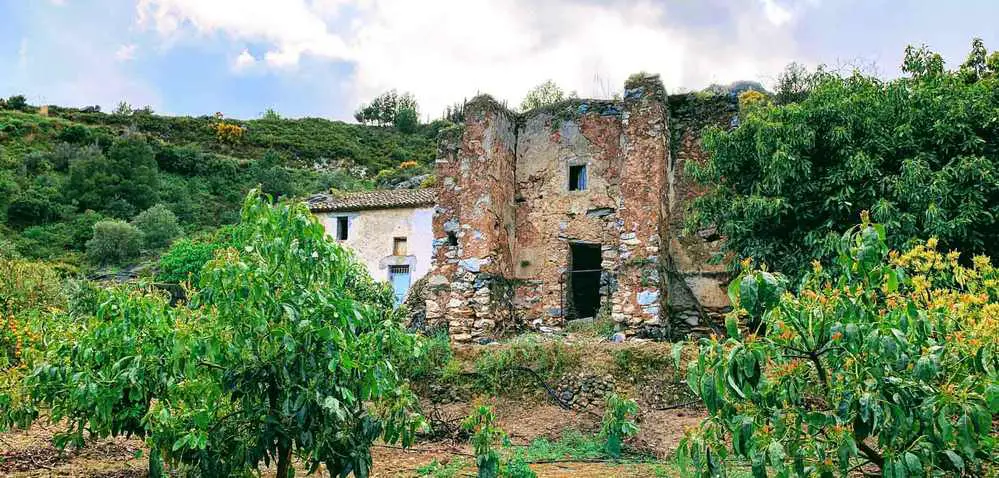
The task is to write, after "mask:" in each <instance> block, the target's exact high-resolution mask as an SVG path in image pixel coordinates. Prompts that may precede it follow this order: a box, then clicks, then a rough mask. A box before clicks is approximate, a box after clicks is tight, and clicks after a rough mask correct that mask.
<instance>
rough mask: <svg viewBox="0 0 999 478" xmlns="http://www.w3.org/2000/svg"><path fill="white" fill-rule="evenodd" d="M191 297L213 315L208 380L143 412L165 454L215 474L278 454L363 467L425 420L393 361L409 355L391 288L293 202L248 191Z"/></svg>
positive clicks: (412, 343)
mask: <svg viewBox="0 0 999 478" xmlns="http://www.w3.org/2000/svg"><path fill="white" fill-rule="evenodd" d="M229 240H231V241H232V243H233V244H234V245H235V247H233V248H227V249H222V250H219V251H218V252H217V253H216V256H215V259H214V260H212V261H210V262H209V263H208V264H206V265H205V267H204V268H203V269H202V271H201V274H200V283H199V284H198V285H197V286H196V289H195V290H194V293H193V295H192V297H191V304H192V307H193V310H194V311H195V313H196V314H198V315H199V316H201V317H203V322H204V323H205V324H207V326H208V327H210V329H211V330H210V333H209V334H208V335H209V336H210V337H212V339H211V340H210V341H209V344H210V345H207V347H208V349H209V350H211V353H209V354H207V355H205V356H203V359H202V360H203V361H204V362H205V364H206V366H205V368H206V370H210V371H211V372H212V373H211V374H209V376H208V377H207V378H203V379H202V382H203V383H204V384H205V385H204V386H197V387H192V388H191V389H189V390H179V391H178V395H177V396H176V397H175V398H174V401H173V402H172V404H171V407H170V408H169V409H168V408H167V403H166V402H162V408H160V409H156V408H155V407H154V410H152V412H151V416H152V417H154V419H153V421H154V424H153V426H154V427H156V428H157V429H160V430H161V433H158V434H157V435H154V439H155V441H156V442H157V443H159V444H160V446H162V447H169V448H170V449H171V450H172V451H171V452H170V457H171V459H175V460H179V461H182V462H186V463H192V464H196V466H197V467H198V468H199V469H201V470H202V472H203V473H206V474H212V475H218V474H227V473H230V472H233V471H238V470H245V469H247V468H249V469H255V468H257V467H258V466H259V465H261V464H266V463H270V462H271V461H274V462H276V464H277V472H278V476H283V477H284V476H290V473H291V467H292V461H291V460H292V456H293V455H294V454H297V455H298V456H299V458H300V459H302V460H303V461H304V462H305V463H306V465H307V466H308V467H309V470H310V471H315V470H316V468H317V467H318V466H319V465H320V464H323V465H325V467H326V469H327V470H328V472H330V473H331V474H332V475H333V476H346V475H348V474H350V473H354V474H355V476H359V477H362V476H367V475H368V474H369V472H370V467H371V455H370V447H371V444H372V442H373V441H374V440H375V439H376V438H379V437H381V438H382V439H384V440H386V441H388V442H396V441H400V440H401V441H402V442H403V443H404V444H406V445H408V444H409V443H411V442H412V440H413V438H414V435H415V431H416V430H417V428H418V427H420V426H422V421H421V420H420V419H419V417H418V415H416V414H415V412H414V410H415V407H416V402H415V398H414V397H413V395H412V394H411V393H410V392H409V391H408V388H407V386H406V384H405V381H404V380H403V379H401V378H400V376H399V375H398V372H397V370H396V368H395V367H394V365H393V363H397V361H399V360H403V359H409V358H410V357H412V356H413V355H414V354H416V353H417V351H418V348H417V343H416V338H415V336H413V335H410V334H408V333H406V332H405V331H404V329H403V326H402V323H401V320H400V317H397V316H396V315H395V313H394V312H393V309H392V305H391V304H392V295H391V291H390V290H388V289H387V288H386V287H384V286H383V285H381V284H378V283H375V282H374V281H373V280H372V279H371V278H370V277H369V276H368V275H367V273H366V271H365V269H364V267H363V266H362V265H361V264H360V263H359V262H357V261H356V260H355V259H354V257H353V255H352V254H351V253H350V252H349V251H348V250H346V249H343V248H341V247H340V246H339V245H337V244H336V243H335V242H333V241H331V240H330V239H329V238H328V237H327V236H326V234H325V230H324V229H323V226H322V225H321V224H320V223H319V222H318V221H317V220H316V219H315V218H314V217H313V216H312V215H311V214H310V213H309V212H308V210H307V209H306V208H305V206H304V205H302V204H293V205H278V206H270V205H268V204H267V201H264V200H262V199H259V198H257V197H256V196H255V194H251V196H249V197H248V199H247V201H246V204H245V206H244V209H243V215H242V221H241V224H240V225H239V226H237V227H236V228H234V230H233V232H232V235H231V237H230V238H229Z"/></svg>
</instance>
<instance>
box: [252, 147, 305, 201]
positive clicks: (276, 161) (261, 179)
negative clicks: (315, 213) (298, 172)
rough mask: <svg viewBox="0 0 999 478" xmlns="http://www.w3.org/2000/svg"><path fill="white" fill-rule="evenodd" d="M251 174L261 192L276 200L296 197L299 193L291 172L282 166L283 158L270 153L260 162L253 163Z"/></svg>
mask: <svg viewBox="0 0 999 478" xmlns="http://www.w3.org/2000/svg"><path fill="white" fill-rule="evenodd" d="M250 173H251V174H252V175H253V179H254V181H256V182H257V183H258V184H259V185H260V189H261V191H263V192H264V193H266V194H269V195H271V196H273V197H275V198H278V197H282V196H294V195H295V194H296V193H297V192H298V188H297V187H296V185H295V181H294V176H293V175H292V173H291V171H289V170H288V169H286V168H285V167H283V166H281V156H279V155H278V154H277V153H275V152H273V151H268V152H267V154H264V157H263V158H261V159H260V160H259V161H257V162H255V163H253V166H252V167H251V170H250Z"/></svg>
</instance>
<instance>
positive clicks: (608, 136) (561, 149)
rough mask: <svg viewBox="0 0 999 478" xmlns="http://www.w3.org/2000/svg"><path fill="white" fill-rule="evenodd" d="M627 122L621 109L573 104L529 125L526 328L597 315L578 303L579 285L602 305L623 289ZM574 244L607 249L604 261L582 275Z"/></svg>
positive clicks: (521, 259) (524, 198) (522, 223)
mask: <svg viewBox="0 0 999 478" xmlns="http://www.w3.org/2000/svg"><path fill="white" fill-rule="evenodd" d="M622 115H623V111H622V109H621V106H620V104H617V103H614V102H608V101H591V100H570V101H566V102H563V103H560V104H557V105H554V106H552V107H548V108H543V109H540V110H535V111H532V112H529V113H527V114H525V115H524V117H522V119H521V123H520V126H519V129H518V134H517V171H516V181H517V182H516V186H517V187H516V191H517V193H516V197H515V201H514V202H515V210H516V218H517V224H516V228H515V231H516V241H515V247H514V266H515V276H516V281H517V284H518V287H517V289H516V294H515V304H514V305H515V307H514V310H515V311H516V312H517V313H518V314H519V315H520V316H522V317H523V319H524V322H527V323H531V324H533V325H546V326H559V325H562V323H563V322H564V320H566V319H573V318H580V317H582V316H586V315H588V314H590V313H592V311H584V310H581V309H583V307H577V304H575V303H574V300H573V294H572V289H573V287H574V285H576V286H579V285H580V284H583V283H584V282H586V283H587V285H590V286H592V289H591V290H590V291H588V292H587V291H583V293H590V294H593V295H598V296H599V298H598V299H596V300H597V302H598V303H599V304H607V303H609V302H608V300H609V297H610V296H611V295H612V294H613V292H614V291H615V290H616V277H615V272H616V269H617V261H616V257H617V253H618V238H619V230H620V227H619V224H618V216H617V211H618V209H619V208H620V206H621V204H620V200H619V199H620V192H621V189H620V171H621V135H622V123H621V116H622ZM573 170H575V171H576V175H573V174H572V171H573ZM580 174H582V181H583V182H582V183H579V181H580V179H581V177H580ZM573 245H577V246H578V245H585V246H589V247H592V248H594V249H596V250H599V254H600V260H601V261H602V262H601V263H600V264H599V265H597V266H592V265H587V266H584V267H585V268H583V269H582V271H580V270H579V269H580V267H579V265H580V264H573V261H572V247H573ZM594 269H603V272H599V271H597V272H594V271H593V270H594Z"/></svg>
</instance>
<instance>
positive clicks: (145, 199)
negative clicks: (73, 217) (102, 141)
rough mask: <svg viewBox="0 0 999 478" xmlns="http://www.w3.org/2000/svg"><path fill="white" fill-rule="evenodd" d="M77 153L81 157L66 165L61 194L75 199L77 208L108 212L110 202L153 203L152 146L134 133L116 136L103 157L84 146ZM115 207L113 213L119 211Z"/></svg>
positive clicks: (155, 187)
mask: <svg viewBox="0 0 999 478" xmlns="http://www.w3.org/2000/svg"><path fill="white" fill-rule="evenodd" d="M81 152H85V156H83V157H80V158H78V159H77V160H75V161H73V162H71V163H70V164H69V181H68V183H67V185H66V188H67V190H66V194H65V195H66V196H67V197H71V198H73V199H75V200H76V202H77V203H78V204H79V207H80V208H81V209H93V210H95V211H108V210H109V208H110V206H111V205H112V204H113V202H114V201H119V203H120V202H125V203H128V204H129V205H131V206H132V207H134V208H136V209H145V208H148V207H149V206H152V205H153V204H155V203H156V201H157V198H158V194H157V193H158V189H159V175H158V168H157V166H156V158H155V154H154V153H153V149H152V148H151V147H150V146H149V144H147V143H146V141H145V140H144V139H142V138H141V137H137V136H129V137H126V138H123V139H119V140H117V141H115V143H114V144H113V145H112V146H111V148H110V149H109V150H108V154H107V156H104V155H101V154H96V153H97V152H96V151H93V150H90V151H88V150H87V149H83V150H81ZM117 207H118V208H119V209H118V211H117V212H116V214H113V215H117V214H120V213H121V212H122V211H123V209H121V208H120V206H117ZM117 217H121V218H123V219H124V218H127V217H131V216H121V215H118V216H117Z"/></svg>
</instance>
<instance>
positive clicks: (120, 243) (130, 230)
mask: <svg viewBox="0 0 999 478" xmlns="http://www.w3.org/2000/svg"><path fill="white" fill-rule="evenodd" d="M86 248H87V258H88V259H90V261H91V262H93V263H94V264H98V265H102V266H103V265H117V264H122V263H125V262H127V261H130V260H132V259H135V258H137V257H139V251H140V249H141V248H142V231H140V230H139V228H137V227H135V226H133V225H131V224H129V223H127V222H125V221H119V220H105V221H99V222H97V223H96V224H94V236H93V237H92V238H91V239H90V240H89V241H87V244H86Z"/></svg>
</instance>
